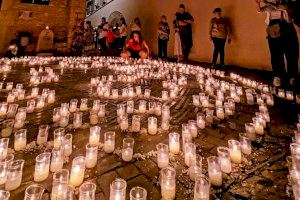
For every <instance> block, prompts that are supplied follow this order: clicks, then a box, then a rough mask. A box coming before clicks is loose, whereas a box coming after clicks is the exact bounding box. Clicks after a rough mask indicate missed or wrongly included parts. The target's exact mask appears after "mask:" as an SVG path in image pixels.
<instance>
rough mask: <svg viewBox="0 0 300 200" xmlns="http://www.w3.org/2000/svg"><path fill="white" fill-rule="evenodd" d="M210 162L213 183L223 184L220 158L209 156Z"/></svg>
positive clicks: (209, 173)
mask: <svg viewBox="0 0 300 200" xmlns="http://www.w3.org/2000/svg"><path fill="white" fill-rule="evenodd" d="M207 162H208V176H209V180H210V181H211V184H212V185H215V186H221V185H222V172H221V168H220V165H219V161H218V158H217V157H215V156H211V157H208V158H207Z"/></svg>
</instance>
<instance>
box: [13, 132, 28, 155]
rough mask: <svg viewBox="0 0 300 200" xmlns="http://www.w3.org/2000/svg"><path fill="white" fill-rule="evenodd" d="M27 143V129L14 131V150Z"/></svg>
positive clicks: (23, 146)
mask: <svg viewBox="0 0 300 200" xmlns="http://www.w3.org/2000/svg"><path fill="white" fill-rule="evenodd" d="M26 144H27V130H26V129H20V130H18V131H17V132H16V133H15V142H14V149H15V151H22V150H24V149H25V148H26Z"/></svg>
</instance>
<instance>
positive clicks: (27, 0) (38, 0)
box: [0, 0, 50, 5]
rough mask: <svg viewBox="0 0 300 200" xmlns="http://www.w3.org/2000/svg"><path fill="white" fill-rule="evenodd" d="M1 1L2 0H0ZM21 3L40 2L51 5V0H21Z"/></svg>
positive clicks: (40, 3)
mask: <svg viewBox="0 0 300 200" xmlns="http://www.w3.org/2000/svg"><path fill="white" fill-rule="evenodd" d="M0 1H1V0H0ZM21 3H30V4H39V5H49V3H50V0H21Z"/></svg>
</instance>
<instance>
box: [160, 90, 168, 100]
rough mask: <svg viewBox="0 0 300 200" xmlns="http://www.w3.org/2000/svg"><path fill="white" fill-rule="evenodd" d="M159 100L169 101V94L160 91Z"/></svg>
mask: <svg viewBox="0 0 300 200" xmlns="http://www.w3.org/2000/svg"><path fill="white" fill-rule="evenodd" d="M161 99H162V100H163V101H167V100H168V99H169V93H168V91H162V92H161Z"/></svg>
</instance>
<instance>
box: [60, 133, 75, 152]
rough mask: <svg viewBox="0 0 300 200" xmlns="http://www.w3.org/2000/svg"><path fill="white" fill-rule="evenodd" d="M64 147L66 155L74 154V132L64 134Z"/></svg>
mask: <svg viewBox="0 0 300 200" xmlns="http://www.w3.org/2000/svg"><path fill="white" fill-rule="evenodd" d="M62 147H63V149H64V155H65V156H70V155H71V154H72V147H73V135H72V134H70V133H69V134H66V135H65V136H63V140H62Z"/></svg>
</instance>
